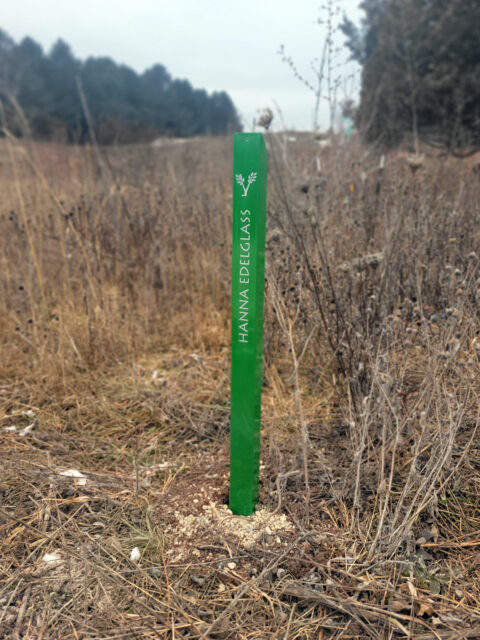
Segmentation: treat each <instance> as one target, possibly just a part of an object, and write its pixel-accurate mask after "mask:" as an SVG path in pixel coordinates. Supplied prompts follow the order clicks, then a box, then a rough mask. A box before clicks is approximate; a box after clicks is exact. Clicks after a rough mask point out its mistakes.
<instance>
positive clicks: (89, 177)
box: [0, 134, 480, 640]
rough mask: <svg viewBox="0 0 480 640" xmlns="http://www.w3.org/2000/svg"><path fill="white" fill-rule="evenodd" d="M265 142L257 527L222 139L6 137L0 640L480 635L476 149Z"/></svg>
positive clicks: (450, 638) (1, 215) (226, 144)
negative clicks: (247, 495)
mask: <svg viewBox="0 0 480 640" xmlns="http://www.w3.org/2000/svg"><path fill="white" fill-rule="evenodd" d="M266 138H267V146H268V148H269V154H270V172H269V194H268V230H267V268H266V309H265V338H264V342H265V345H264V346H265V350H264V388H263V417H262V454H261V487H260V503H259V508H258V511H257V512H256V514H255V515H254V516H251V517H249V518H240V517H239V518H236V517H232V516H231V514H230V513H229V512H228V509H227V506H226V502H227V497H228V423H229V305H230V251H231V239H230V235H231V222H230V216H231V140H230V139H227V138H225V139H222V138H217V139H196V140H191V141H188V142H184V143H181V144H180V143H174V142H169V143H166V144H164V145H162V146H156V147H154V146H142V145H139V146H131V147H123V148H108V149H102V148H95V147H81V148H79V147H67V146H61V145H54V144H46V143H45V144H40V143H32V142H29V141H28V140H27V141H25V140H24V141H19V140H15V139H13V138H10V137H6V138H3V139H1V140H0V194H1V195H0V266H1V271H0V450H1V459H0V638H2V639H5V640H9V639H14V640H19V639H25V640H27V639H28V640H50V639H52V640H57V639H58V640H80V639H82V640H100V639H101V640H107V639H109V640H129V639H147V638H148V639H152V640H153V639H157V638H159V639H160V638H162V639H163V638H168V639H171V640H175V639H176V640H180V639H183V640H187V639H194V638H195V639H196V638H201V639H203V640H206V639H208V640H213V639H216V638H222V639H223V638H224V639H242V640H267V639H278V640H297V639H298V640H300V639H302V640H303V639H304V640H307V639H312V640H313V639H315V640H327V639H340V638H342V639H358V638H360V639H362V638H372V639H377V640H380V639H387V638H388V639H391V638H392V639H393V638H415V639H418V640H435V639H437V640H456V639H457V638H458V639H459V640H460V639H461V638H462V639H463V638H480V435H479V433H478V427H479V409H480V404H479V390H480V384H479V382H480V381H479V373H480V367H479V365H480V359H479V358H480V316H479V312H480V298H479V283H480V273H479V268H478V266H479V256H480V179H479V173H478V171H476V166H475V163H474V162H472V161H461V160H456V159H453V158H448V157H442V156H439V155H438V154H437V155H436V154H433V153H432V152H431V153H430V154H428V153H427V155H426V157H425V158H424V159H423V160H422V161H421V162H417V158H409V157H408V156H406V155H405V154H402V153H400V152H397V153H391V154H388V155H387V157H386V161H385V166H384V167H382V166H380V165H379V162H380V155H379V153H376V152H375V151H372V150H370V151H368V150H366V149H364V148H362V147H361V146H360V144H359V143H357V142H353V143H351V144H345V143H343V142H341V141H337V142H335V144H333V145H332V146H331V147H327V148H324V147H322V148H321V147H320V146H319V145H318V144H317V142H316V141H315V140H314V139H313V137H310V136H300V137H297V139H296V140H292V139H291V137H284V136H282V135H280V134H276V135H275V134H268V135H267V136H266ZM427 151H428V150H427ZM74 472H75V473H74ZM134 550H135V551H134ZM137 550H138V551H137ZM132 551H133V553H132Z"/></svg>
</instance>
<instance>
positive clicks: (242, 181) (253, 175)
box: [235, 171, 257, 198]
mask: <svg viewBox="0 0 480 640" xmlns="http://www.w3.org/2000/svg"><path fill="white" fill-rule="evenodd" d="M235 179H236V181H237V182H238V184H239V185H240V186H241V187H242V189H243V193H242V197H243V198H246V197H247V193H248V190H249V188H250V185H251V184H252V183H253V182H255V180H256V179H257V174H256V172H255V171H252V173H251V174H250V175H249V176H248V181H247V186H245V178H244V177H243V176H242V174H241V173H237V174H236V176H235Z"/></svg>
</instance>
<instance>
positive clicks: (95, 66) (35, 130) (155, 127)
mask: <svg viewBox="0 0 480 640" xmlns="http://www.w3.org/2000/svg"><path fill="white" fill-rule="evenodd" d="M81 93H83V95H84V97H85V100H84V103H86V108H85V104H84V105H83V106H82V100H81ZM0 101H1V102H2V104H3V112H4V116H3V117H4V122H2V123H1V126H2V127H5V128H7V129H8V130H10V131H11V132H12V133H14V134H15V135H17V136H22V135H25V134H26V133H27V131H26V129H28V130H29V131H28V133H29V134H31V135H33V136H34V137H35V138H40V139H55V140H62V141H63V140H64V141H68V142H79V143H82V142H85V141H87V140H88V139H89V134H90V133H91V132H89V126H92V128H93V130H94V131H93V133H94V134H95V136H96V139H97V140H98V142H100V143H101V144H110V143H116V142H118V143H127V142H142V141H149V140H153V139H154V138H156V137H159V136H175V137H187V136H195V135H204V134H223V133H228V132H232V131H240V130H241V125H240V121H239V117H238V114H237V111H236V109H235V106H234V104H233V102H232V100H231V99H230V97H229V95H228V94H227V93H225V92H223V91H222V92H213V93H212V94H208V93H207V92H206V91H205V90H203V89H194V88H193V87H192V85H191V84H190V83H189V82H188V80H177V79H173V78H172V77H171V76H170V74H169V73H168V71H167V70H166V69H165V67H163V66H162V65H160V64H155V65H153V66H152V67H150V68H149V69H147V70H146V71H144V72H143V73H141V74H138V73H136V72H135V71H134V70H133V69H131V68H130V67H127V66H125V65H120V64H117V63H116V62H115V61H113V60H112V59H111V58H107V57H100V58H94V57H90V58H88V59H87V60H85V61H81V60H77V59H76V58H75V56H74V55H73V53H72V50H71V49H70V47H69V45H68V44H67V43H66V42H64V41H63V40H58V41H57V42H56V43H55V44H54V45H53V47H52V49H51V50H50V51H49V52H48V53H44V51H43V49H42V47H41V46H40V45H39V44H38V43H37V42H35V41H34V40H33V39H32V38H30V37H26V38H24V39H23V40H22V41H21V42H20V43H16V42H15V41H14V40H13V39H12V38H11V37H10V36H9V35H8V34H7V33H6V32H5V31H3V30H2V29H0ZM86 109H88V114H89V116H90V117H87V114H86V113H85V111H86ZM27 123H28V124H27Z"/></svg>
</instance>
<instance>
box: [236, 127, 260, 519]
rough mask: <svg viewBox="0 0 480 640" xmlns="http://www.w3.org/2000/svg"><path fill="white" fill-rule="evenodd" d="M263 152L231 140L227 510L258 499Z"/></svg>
mask: <svg viewBox="0 0 480 640" xmlns="http://www.w3.org/2000/svg"><path fill="white" fill-rule="evenodd" d="M266 204H267V151H266V148H265V142H264V140H263V135H262V134H261V133H236V134H235V135H234V137H233V244H232V369H231V376H232V378H231V414H230V509H231V510H232V511H233V513H235V514H237V515H250V514H251V513H252V512H253V510H254V507H255V503H256V502H257V499H258V475H259V464H260V414H261V393H262V348H263V295H264V278H265V225H266Z"/></svg>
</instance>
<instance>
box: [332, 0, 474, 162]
mask: <svg viewBox="0 0 480 640" xmlns="http://www.w3.org/2000/svg"><path fill="white" fill-rule="evenodd" d="M360 8H361V9H362V10H363V18H362V20H361V23H360V25H355V24H354V23H353V22H352V21H351V20H349V19H348V18H347V17H346V18H345V19H344V22H343V24H342V26H341V29H342V31H343V33H344V34H345V35H346V36H347V40H346V44H347V47H348V48H349V49H350V53H351V55H352V58H353V59H355V60H357V61H358V62H359V63H360V64H361V65H362V87H361V96H360V103H359V106H358V109H357V113H356V123H357V126H358V128H359V130H360V132H361V133H362V136H363V138H364V140H365V141H367V142H369V143H375V144H378V145H381V146H386V147H392V146H395V145H398V144H400V143H402V142H404V141H405V140H409V141H410V144H411V145H412V146H413V147H416V148H417V149H418V143H419V142H420V141H424V142H427V143H429V144H432V145H436V146H438V147H443V148H446V149H448V150H450V151H453V152H455V153H460V154H461V153H467V152H468V151H472V150H474V149H476V148H480V39H479V35H478V29H479V25H480V0H363V2H361V3H360Z"/></svg>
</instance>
